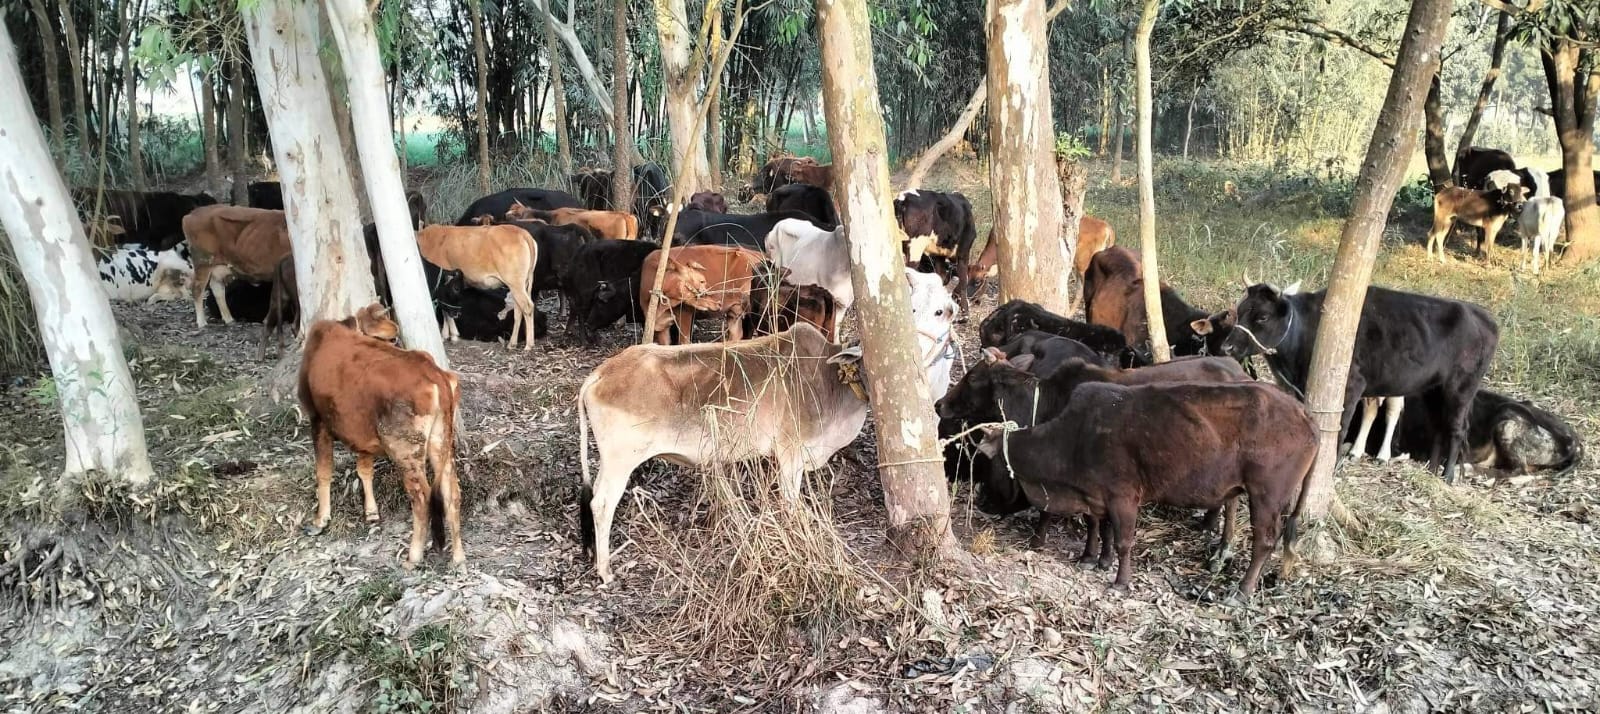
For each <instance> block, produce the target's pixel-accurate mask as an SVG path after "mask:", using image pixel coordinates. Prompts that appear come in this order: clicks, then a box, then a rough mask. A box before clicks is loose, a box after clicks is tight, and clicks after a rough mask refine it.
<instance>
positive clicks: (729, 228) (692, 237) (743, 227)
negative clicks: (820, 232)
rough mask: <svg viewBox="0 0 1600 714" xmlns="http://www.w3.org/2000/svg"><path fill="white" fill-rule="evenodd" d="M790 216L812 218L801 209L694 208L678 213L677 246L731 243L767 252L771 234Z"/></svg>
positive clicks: (673, 233)
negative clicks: (732, 210)
mask: <svg viewBox="0 0 1600 714" xmlns="http://www.w3.org/2000/svg"><path fill="white" fill-rule="evenodd" d="M786 218H798V219H800V220H802V221H811V220H812V219H811V216H808V215H806V214H804V213H801V212H799V211H779V212H777V213H750V214H741V213H707V212H705V211H697V210H694V209H692V208H690V209H685V210H684V211H683V212H682V214H680V215H679V216H678V225H677V227H676V228H675V229H674V230H673V232H672V235H673V238H672V240H673V244H674V245H680V246H687V245H728V246H735V247H739V248H749V249H750V250H753V251H756V252H757V253H765V252H766V242H767V234H768V233H771V232H772V228H773V226H776V225H778V221H781V220H784V219H786ZM813 223H814V222H813Z"/></svg>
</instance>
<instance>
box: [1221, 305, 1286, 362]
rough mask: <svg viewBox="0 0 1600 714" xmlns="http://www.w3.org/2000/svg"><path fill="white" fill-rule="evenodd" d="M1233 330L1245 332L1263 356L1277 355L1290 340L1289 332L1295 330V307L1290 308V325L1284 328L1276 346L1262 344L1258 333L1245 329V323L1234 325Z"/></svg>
mask: <svg viewBox="0 0 1600 714" xmlns="http://www.w3.org/2000/svg"><path fill="white" fill-rule="evenodd" d="M1233 329H1235V330H1243V331H1244V334H1245V336H1247V337H1249V338H1250V341H1251V342H1253V343H1255V346H1256V349H1258V350H1260V351H1261V354H1264V355H1275V354H1278V347H1279V346H1281V345H1282V344H1283V341H1284V340H1287V339H1289V331H1290V330H1292V329H1294V306H1293V305H1290V306H1289V324H1288V325H1285V326H1284V328H1283V334H1282V335H1280V336H1279V337H1278V342H1277V344H1274V345H1273V346H1271V347H1268V346H1266V345H1264V344H1261V340H1260V338H1257V337H1256V333H1255V332H1253V331H1251V329H1250V328H1248V327H1245V326H1244V324H1243V323H1240V324H1237V325H1234V326H1233Z"/></svg>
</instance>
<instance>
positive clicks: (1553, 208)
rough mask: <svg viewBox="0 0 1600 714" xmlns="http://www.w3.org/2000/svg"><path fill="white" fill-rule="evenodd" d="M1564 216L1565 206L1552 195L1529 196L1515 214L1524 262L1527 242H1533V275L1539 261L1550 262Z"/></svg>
mask: <svg viewBox="0 0 1600 714" xmlns="http://www.w3.org/2000/svg"><path fill="white" fill-rule="evenodd" d="M1547 190H1548V189H1547ZM1566 218H1567V207H1566V206H1565V205H1564V204H1563V203H1562V201H1561V199H1559V198H1556V197H1554V196H1540V197H1538V198H1530V199H1528V203H1527V204H1526V205H1524V206H1523V207H1522V215H1520V216H1517V234H1518V235H1520V236H1521V237H1522V254H1523V263H1524V264H1526V263H1528V262H1529V256H1528V242H1529V241H1532V242H1533V255H1532V263H1533V274H1534V275H1538V274H1539V264H1540V263H1541V262H1543V263H1548V262H1550V256H1551V254H1552V253H1553V252H1554V251H1555V248H1556V236H1558V235H1560V234H1561V223H1562V222H1563V221H1565V220H1566ZM1541 252H1542V255H1541Z"/></svg>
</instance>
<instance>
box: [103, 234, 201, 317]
mask: <svg viewBox="0 0 1600 714" xmlns="http://www.w3.org/2000/svg"><path fill="white" fill-rule="evenodd" d="M95 263H96V267H98V268H99V270H100V287H101V289H103V290H105V293H106V297H108V298H110V299H112V300H121V301H124V302H151V303H154V302H162V301H166V300H178V299H181V298H182V297H183V296H184V292H185V290H187V289H188V287H189V281H190V280H191V279H193V276H194V266H192V265H190V263H189V246H188V245H187V244H184V243H179V244H178V245H177V246H175V247H173V248H171V249H168V250H163V251H155V250H151V249H149V248H145V247H143V246H137V245H125V246H121V247H119V248H117V249H116V250H114V251H112V252H111V253H110V254H109V255H104V256H102V255H100V254H98V253H96V255H95Z"/></svg>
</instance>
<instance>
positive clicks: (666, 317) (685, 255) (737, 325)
mask: <svg viewBox="0 0 1600 714" xmlns="http://www.w3.org/2000/svg"><path fill="white" fill-rule="evenodd" d="M661 259H662V255H661V251H656V252H654V253H651V254H650V256H649V257H647V258H645V260H644V265H643V266H642V268H641V270H642V272H641V274H640V276H639V304H641V305H654V306H655V309H656V310H657V311H658V312H657V314H656V334H655V341H656V344H659V345H665V344H671V343H672V340H671V334H670V330H671V329H672V328H674V327H676V328H677V331H678V339H677V342H676V344H680V345H686V344H689V343H692V342H694V329H693V328H694V317H695V313H696V312H704V313H710V314H712V315H715V316H718V317H721V318H722V319H723V324H724V326H725V334H724V339H726V340H729V341H735V340H740V339H743V338H744V316H745V315H746V314H747V313H749V312H750V290H751V287H752V285H753V283H754V279H755V272H756V266H758V265H760V264H761V263H762V262H764V261H765V258H764V257H763V256H762V255H761V254H760V253H758V252H756V251H753V250H745V249H743V248H729V247H725V246H715V245H699V246H686V247H683V248H673V249H672V255H671V256H670V257H669V258H668V260H667V272H666V279H665V281H664V282H663V283H662V285H661V293H662V297H661V298H656V297H654V296H653V295H652V293H653V292H654V291H655V286H656V273H657V269H658V266H659V265H660V261H661Z"/></svg>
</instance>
